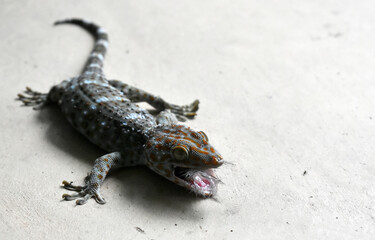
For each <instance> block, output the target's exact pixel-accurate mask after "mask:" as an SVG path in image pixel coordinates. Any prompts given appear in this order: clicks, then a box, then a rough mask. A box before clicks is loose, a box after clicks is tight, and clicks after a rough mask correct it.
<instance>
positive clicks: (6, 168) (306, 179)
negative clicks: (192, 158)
mask: <svg viewBox="0 0 375 240" xmlns="http://www.w3.org/2000/svg"><path fill="white" fill-rule="evenodd" d="M374 12H375V4H374V1H370V0H368V1H365V0H364V1H354V0H353V1H343V0H328V1H327V0H316V1H307V0H302V1H301V0H286V1H276V0H274V1H254V0H250V1H229V0H228V1H214V0H204V1H187V0H183V1H172V0H161V1H152V0H140V1H73V0H69V1H50V0H41V1H5V0H1V1H0V20H1V23H0V34H1V43H0V53H1V57H0V77H1V80H0V89H1V94H0V103H1V104H0V115H1V120H0V130H1V135H0V142H1V148H0V149H1V151H0V156H1V160H0V191H1V193H0V201H1V204H0V238H1V239H373V237H374V234H375V220H374V217H375V210H374V197H375V187H374V180H375V177H374V174H375V163H374V155H375V150H374V143H375V84H374V80H375V34H374V33H375V14H374ZM67 17H82V18H86V19H90V20H93V21H95V22H97V23H100V24H101V25H103V26H104V27H105V28H106V29H107V30H108V32H109V34H110V42H111V44H110V48H109V53H108V57H107V59H106V62H105V72H106V74H107V76H108V77H111V78H117V79H121V80H123V81H125V82H127V83H130V84H133V85H135V86H137V87H140V88H143V89H145V90H148V91H150V92H153V93H156V94H159V95H161V96H163V97H165V98H166V99H168V100H170V101H171V102H175V103H179V104H184V103H187V102H191V101H192V100H194V99H196V98H198V99H200V100H201V108H200V110H199V115H198V117H197V118H196V119H195V120H194V121H190V122H188V123H187V124H188V125H190V126H191V127H193V128H195V129H200V130H204V131H205V132H206V133H207V134H208V136H209V138H210V141H211V142H212V143H213V144H214V145H215V146H216V147H217V148H218V149H219V150H220V151H221V153H222V155H223V156H224V157H225V159H226V160H227V161H228V162H230V163H232V164H227V165H225V166H223V167H222V168H221V169H220V170H219V171H218V174H219V175H220V176H221V179H222V181H223V182H224V184H222V185H220V187H219V192H218V195H217V197H216V199H208V200H202V199H197V198H195V197H194V196H192V195H191V194H189V193H188V192H186V191H185V190H184V189H181V188H179V187H177V186H175V185H174V184H173V183H170V182H168V181H166V180H164V179H163V178H161V177H159V176H157V175H156V174H154V173H152V172H151V171H149V170H148V169H146V168H142V167H139V168H129V169H124V170H122V171H119V172H116V173H115V174H113V175H112V176H111V177H109V179H108V180H107V181H106V182H105V184H104V187H103V190H102V193H103V195H104V196H105V197H106V199H107V201H108V203H107V204H106V205H103V206H101V205H98V204H97V203H95V201H90V202H89V203H88V204H87V205H85V206H79V207H76V206H75V204H74V202H63V201H61V200H60V199H61V195H62V194H63V193H64V192H65V191H64V190H63V189H61V188H60V187H59V186H60V184H61V181H62V180H64V179H67V180H73V181H77V182H82V180H83V177H84V176H85V175H86V173H87V172H88V171H89V170H90V168H91V164H92V162H93V161H94V159H95V158H96V157H98V156H100V154H101V151H100V150H98V149H97V148H96V147H95V146H93V145H91V144H90V143H89V142H88V141H86V140H85V139H84V138H83V137H82V136H80V135H79V134H78V133H76V132H75V131H74V130H73V129H72V128H71V127H70V126H69V124H68V123H67V122H66V121H65V119H64V118H63V116H62V115H61V114H60V112H59V111H58V109H57V108H54V107H48V108H46V109H44V110H43V111H40V112H36V111H32V110H31V109H30V108H25V107H20V103H19V102H16V101H15V100H14V99H15V96H16V94H17V93H18V92H20V91H21V90H22V89H24V87H25V86H30V87H33V88H35V89H37V90H40V91H48V89H49V88H50V87H51V86H52V85H53V84H56V83H58V82H60V81H61V80H63V79H66V78H68V77H71V76H74V75H77V74H78V73H79V72H80V70H81V68H82V67H83V64H84V61H85V59H86V58H87V56H88V54H89V51H90V50H91V48H92V46H93V41H92V39H91V37H90V36H89V35H88V34H87V33H86V32H84V31H82V30H81V29H80V28H77V27H74V26H60V27H53V26H52V23H53V22H54V21H55V20H58V19H64V18H67ZM137 227H139V228H141V229H142V230H144V233H141V232H140V231H137V229H136V228H137Z"/></svg>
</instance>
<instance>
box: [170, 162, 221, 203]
mask: <svg viewBox="0 0 375 240" xmlns="http://www.w3.org/2000/svg"><path fill="white" fill-rule="evenodd" d="M173 169H174V170H173V173H174V176H175V177H176V178H178V179H179V180H181V181H182V182H183V184H184V185H185V186H187V188H189V189H190V190H191V191H193V192H194V193H195V194H197V195H199V196H202V197H212V196H214V195H215V194H216V191H217V184H218V183H219V182H220V180H219V179H218V178H217V177H216V174H215V172H214V171H213V170H212V169H211V168H186V167H179V166H173Z"/></svg>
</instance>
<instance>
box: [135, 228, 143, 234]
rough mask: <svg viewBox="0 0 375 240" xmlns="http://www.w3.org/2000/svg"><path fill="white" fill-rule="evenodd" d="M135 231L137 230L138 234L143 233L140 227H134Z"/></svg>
mask: <svg viewBox="0 0 375 240" xmlns="http://www.w3.org/2000/svg"><path fill="white" fill-rule="evenodd" d="M135 230H137V231H138V232H140V233H145V231H144V230H143V229H142V228H140V227H135Z"/></svg>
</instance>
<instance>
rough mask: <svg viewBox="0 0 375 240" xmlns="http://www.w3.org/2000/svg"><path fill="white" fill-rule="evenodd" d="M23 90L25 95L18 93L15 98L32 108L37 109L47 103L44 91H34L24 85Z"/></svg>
mask: <svg viewBox="0 0 375 240" xmlns="http://www.w3.org/2000/svg"><path fill="white" fill-rule="evenodd" d="M24 92H25V94H26V96H25V95H24V94H21V93H19V94H18V98H17V100H20V101H22V102H23V104H24V105H25V106H34V110H39V109H41V108H42V107H43V106H44V105H45V104H46V103H47V96H48V94H46V93H40V92H37V91H34V90H32V89H31V88H29V87H26V90H25V91H24Z"/></svg>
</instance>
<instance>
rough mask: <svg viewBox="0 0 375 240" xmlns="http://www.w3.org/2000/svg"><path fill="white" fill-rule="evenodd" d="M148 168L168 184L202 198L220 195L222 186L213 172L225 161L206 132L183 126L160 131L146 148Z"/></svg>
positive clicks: (163, 128)
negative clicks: (218, 193) (218, 188)
mask: <svg viewBox="0 0 375 240" xmlns="http://www.w3.org/2000/svg"><path fill="white" fill-rule="evenodd" d="M145 150H146V156H147V157H146V158H147V163H146V164H147V166H148V167H149V168H150V169H152V170H153V171H155V172H156V173H158V174H160V175H162V176H163V177H165V178H167V179H168V180H170V181H172V182H174V183H176V184H178V185H180V186H182V187H185V188H187V189H189V190H191V191H192V192H194V193H195V194H197V195H199V196H202V197H211V196H213V195H214V194H215V193H216V190H217V184H218V182H219V180H218V178H217V177H216V175H215V173H214V171H213V168H217V167H219V166H221V165H222V164H223V157H222V156H221V155H220V153H218V152H217V151H216V150H215V149H214V147H213V146H211V144H210V143H209V142H208V137H207V135H206V134H205V133H204V132H202V131H198V132H196V131H193V130H191V129H190V128H188V127H185V126H183V125H170V126H160V127H158V128H157V129H156V130H155V131H154V133H153V135H152V137H150V138H149V140H148V142H147V143H146V145H145Z"/></svg>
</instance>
